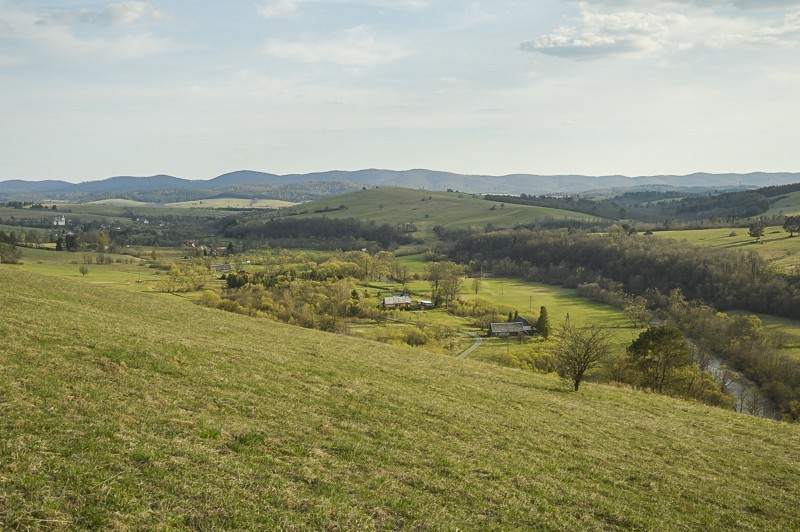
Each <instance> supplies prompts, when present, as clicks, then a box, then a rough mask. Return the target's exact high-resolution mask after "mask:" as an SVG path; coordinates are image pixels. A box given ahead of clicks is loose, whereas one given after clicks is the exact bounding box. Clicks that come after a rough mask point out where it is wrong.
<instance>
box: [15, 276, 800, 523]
mask: <svg viewBox="0 0 800 532" xmlns="http://www.w3.org/2000/svg"><path fill="white" fill-rule="evenodd" d="M0 338H2V348H1V349H0V431H2V435H3V437H2V438H0V528H4V529H15V528H92V527H94V528H137V529H152V528H201V529H213V528H224V529H231V528H278V527H283V528H304V529H306V528H315V529H321V528H347V529H371V528H447V529H456V528H461V529H465V528H468V529H487V528H488V529H511V528H525V529H531V528H546V529H570V530H575V529H587V528H594V529H601V528H602V529H621V528H650V529H686V528H691V529H715V530H719V529H731V530H733V529H736V530H766V529H772V530H779V529H781V530H791V529H798V527H800V507H798V504H797V501H798V499H797V494H798V492H800V427H798V426H796V425H795V426H793V425H789V424H781V423H777V422H773V421H768V420H764V419H759V418H754V417H749V416H744V415H740V414H736V413H733V412H728V411H723V410H719V409H714V408H710V407H706V406H702V405H699V404H693V403H687V402H682V401H678V400H673V399H670V398H666V397H661V396H655V395H650V394H645V393H639V392H635V391H630V390H626V389H620V388H614V387H608V386H600V385H593V384H586V385H585V386H584V387H582V388H581V392H580V393H570V392H567V391H566V390H565V388H564V387H563V386H562V385H561V384H560V382H559V381H558V380H557V379H554V378H550V377H546V376H540V375H535V374H532V373H528V372H523V371H516V370H511V369H504V368H499V367H493V366H490V365H487V364H481V363H477V362H472V361H469V360H455V359H452V358H448V357H444V356H437V355H433V354H430V353H426V352H424V351H421V350H414V349H406V348H401V347H392V346H385V345H380V344H376V343H373V342H368V341H361V340H358V339H354V338H348V337H342V336H337V335H331V334H325V333H321V332H318V331H312V330H306V329H299V328H295V327H292V326H288V325H282V324H277V323H272V322H269V321H266V320H259V319H252V318H248V317H245V316H240V315H236V314H231V313H226V312H222V311H216V310H211V309H207V308H203V307H200V306H196V305H193V304H191V303H188V302H186V301H185V300H183V299H180V298H176V297H174V296H169V295H164V294H156V293H133V292H131V291H128V290H125V289H124V288H116V287H113V286H105V285H92V284H89V283H83V282H78V281H76V280H70V279H63V278H55V277H46V276H42V275H38V274H34V273H29V272H25V271H23V270H21V269H19V268H18V267H14V266H1V267H0Z"/></svg>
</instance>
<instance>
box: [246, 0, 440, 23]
mask: <svg viewBox="0 0 800 532" xmlns="http://www.w3.org/2000/svg"><path fill="white" fill-rule="evenodd" d="M429 3H430V1H429V0H268V1H266V2H262V3H260V4H257V5H256V12H257V13H258V14H259V16H261V17H263V18H267V19H270V18H284V17H288V16H292V15H295V14H297V13H298V12H299V11H300V7H301V6H302V5H304V4H330V5H333V4H362V5H369V6H376V7H381V8H386V9H402V10H407V9H420V8H423V7H426V6H428V4H429Z"/></svg>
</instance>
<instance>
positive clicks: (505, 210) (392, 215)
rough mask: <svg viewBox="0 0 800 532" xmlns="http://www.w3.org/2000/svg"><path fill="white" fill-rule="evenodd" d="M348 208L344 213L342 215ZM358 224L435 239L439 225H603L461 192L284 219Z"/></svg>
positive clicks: (342, 200)
mask: <svg viewBox="0 0 800 532" xmlns="http://www.w3.org/2000/svg"><path fill="white" fill-rule="evenodd" d="M340 206H345V207H346V208H345V209H340ZM292 213H297V214H298V215H299V216H306V217H310V216H327V217H329V218H356V219H359V220H374V221H375V222H377V223H381V224H383V223H388V224H392V225H394V224H405V223H413V224H414V225H416V227H417V230H418V232H419V233H421V234H423V235H431V234H432V231H433V228H434V227H435V226H437V225H440V226H445V227H448V228H450V229H453V228H468V227H474V228H482V227H484V226H486V225H487V224H492V225H494V226H495V227H513V226H515V225H522V224H529V223H532V222H535V221H537V220H543V219H546V218H552V219H558V220H562V219H565V218H566V219H571V220H580V221H589V222H591V221H594V220H598V221H599V220H600V219H599V218H597V217H594V216H591V215H588V214H583V213H579V212H573V211H567V210H562V209H551V208H547V207H533V206H529V205H512V204H505V205H503V204H500V203H496V202H490V201H486V200H484V199H482V198H481V197H480V196H472V195H470V194H463V193H456V192H430V191H422V190H411V189H405V188H391V187H382V188H369V189H365V190H359V191H356V192H352V193H350V194H344V195H341V196H336V197H334V198H330V199H322V200H317V201H314V202H310V203H304V204H303V205H298V206H296V207H292V208H290V209H285V210H284V211H283V215H291V214H292Z"/></svg>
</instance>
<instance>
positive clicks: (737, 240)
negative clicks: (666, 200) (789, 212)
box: [654, 226, 800, 271]
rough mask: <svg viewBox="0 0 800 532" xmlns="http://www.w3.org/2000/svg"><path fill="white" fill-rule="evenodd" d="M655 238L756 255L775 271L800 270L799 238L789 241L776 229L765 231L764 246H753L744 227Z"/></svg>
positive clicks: (662, 234) (669, 233)
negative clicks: (769, 264)
mask: <svg viewBox="0 0 800 532" xmlns="http://www.w3.org/2000/svg"><path fill="white" fill-rule="evenodd" d="M654 235H656V236H660V237H666V238H674V239H675V240H685V241H687V242H689V243H692V244H695V245H698V246H705V247H716V248H725V249H735V250H740V251H755V252H756V253H758V254H759V255H761V256H762V257H764V258H765V259H767V260H769V261H770V262H771V263H772V264H774V265H775V266H776V267H777V268H780V269H783V270H792V269H798V268H800V237H796V236H795V237H790V236H789V233H787V232H786V231H784V230H783V228H781V227H778V226H770V227H766V228H764V238H763V239H762V241H763V244H761V243H756V242H755V240H754V239H753V238H752V237H751V236H749V235H748V234H747V228H746V227H744V228H743V227H737V228H721V229H696V230H686V231H658V232H655V233H654ZM798 271H800V269H799V270H798Z"/></svg>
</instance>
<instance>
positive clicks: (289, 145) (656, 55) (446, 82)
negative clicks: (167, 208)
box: [0, 0, 800, 182]
mask: <svg viewBox="0 0 800 532" xmlns="http://www.w3.org/2000/svg"><path fill="white" fill-rule="evenodd" d="M798 51H800V2H795V1H789V0H766V1H760V2H755V1H753V0H703V1H700V0H641V1H636V2H634V1H631V0H589V1H571V0H566V1H554V0H549V1H544V0H526V1H522V0H497V1H494V2H491V3H489V2H458V1H455V0H439V1H433V0H396V1H390V0H259V1H256V2H252V3H235V4H213V5H208V4H201V5H198V4H197V3H194V2H187V1H185V0H174V1H170V2H166V1H164V0H152V1H136V0H126V1H116V2H114V1H105V2H103V1H96V0H87V1H74V2H57V1H55V0H35V1H26V2H23V1H21V0H0V79H2V87H3V89H2V95H3V98H2V99H0V113H2V115H3V117H4V120H3V123H2V126H0V146H1V147H0V180H10V179H24V180H31V181H34V180H36V181H38V180H45V179H57V180H64V181H69V182H82V181H96V180H100V179H105V178H107V177H110V176H116V175H121V174H127V175H134V176H148V175H154V174H159V173H164V174H168V175H174V176H180V177H185V178H190V179H209V178H212V177H215V176H217V175H220V174H223V173H226V172H228V171H231V170H230V169H232V168H233V169H236V168H248V169H256V171H262V170H261V169H266V170H263V171H266V172H269V173H275V174H290V173H291V174H294V173H300V174H302V173H310V172H321V171H327V170H330V169H334V168H336V169H346V170H350V171H352V170H358V169H364V168H431V169H437V170H439V171H448V172H454V173H460V174H472V175H476V174H480V175H506V174H512V173H524V174H539V175H592V176H603V175H626V176H648V175H666V174H669V175H686V174H692V173H695V172H709V173H730V172H735V173H751V172H757V171H763V172H791V171H797V170H800V152H798V151H797V150H796V147H795V146H794V144H795V138H796V136H795V134H794V131H795V129H796V124H797V123H798V122H799V121H800V105H797V99H798V97H797V95H798V94H800V92H798V89H800V71H798V69H797V60H796V58H797V54H798Z"/></svg>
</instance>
